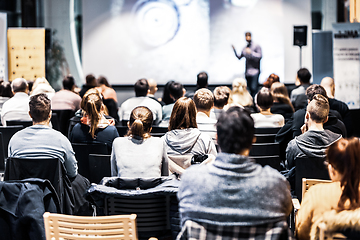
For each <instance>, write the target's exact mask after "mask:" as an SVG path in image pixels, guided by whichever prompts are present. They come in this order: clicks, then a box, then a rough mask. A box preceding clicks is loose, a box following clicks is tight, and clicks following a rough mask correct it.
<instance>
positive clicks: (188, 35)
mask: <svg viewBox="0 0 360 240" xmlns="http://www.w3.org/2000/svg"><path fill="white" fill-rule="evenodd" d="M310 12H311V9H310V1H309V0H305V1H297V0H286V1H284V0H102V1H98V0H86V1H85V2H84V3H83V44H82V50H83V52H82V64H83V72H84V75H86V74H89V73H93V74H95V75H96V76H99V75H104V76H106V77H107V78H108V80H109V81H110V83H112V84H134V82H135V81H136V80H138V79H139V78H143V77H145V78H154V79H156V80H157V82H158V84H165V83H166V82H167V81H169V80H177V81H180V82H182V83H185V84H194V83H195V82H196V75H197V74H198V73H199V72H200V71H206V72H208V74H209V83H210V84H221V83H231V82H232V80H233V79H234V78H235V77H239V76H240V77H243V76H244V71H245V60H244V59H242V60H240V61H239V60H238V59H237V58H236V57H235V55H234V53H233V51H232V48H231V45H232V44H233V45H235V47H236V49H237V51H238V52H240V51H241V49H242V48H243V47H244V46H245V45H246V41H245V36H244V34H245V32H246V31H251V32H252V38H253V41H254V42H256V43H258V44H260V46H261V47H262V50H263V59H262V61H261V72H262V74H261V76H260V79H259V81H260V82H264V81H265V80H266V77H267V76H268V75H270V74H271V73H276V74H278V75H280V78H281V81H283V82H290V83H293V82H294V81H295V75H296V71H297V70H298V68H299V50H298V47H295V46H292V43H293V39H292V37H293V26H294V25H308V29H309V32H308V36H311V34H310V29H311V25H310V23H311V18H310ZM303 65H304V66H305V67H308V68H309V69H311V37H308V46H307V47H304V48H303Z"/></svg>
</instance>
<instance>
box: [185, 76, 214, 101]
mask: <svg viewBox="0 0 360 240" xmlns="http://www.w3.org/2000/svg"><path fill="white" fill-rule="evenodd" d="M208 79H209V77H208V74H207V73H206V72H200V73H199V74H198V75H197V81H196V90H195V91H197V90H199V89H201V88H207V87H208ZM195 91H189V92H186V94H185V97H188V98H191V99H193V98H194V94H195Z"/></svg>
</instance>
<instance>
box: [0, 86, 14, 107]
mask: <svg viewBox="0 0 360 240" xmlns="http://www.w3.org/2000/svg"><path fill="white" fill-rule="evenodd" d="M13 96H14V93H13V91H12V90H11V84H10V83H9V82H4V81H2V82H1V83H0V112H1V109H2V106H3V105H4V102H6V101H7V100H9V99H10V98H12V97H13Z"/></svg>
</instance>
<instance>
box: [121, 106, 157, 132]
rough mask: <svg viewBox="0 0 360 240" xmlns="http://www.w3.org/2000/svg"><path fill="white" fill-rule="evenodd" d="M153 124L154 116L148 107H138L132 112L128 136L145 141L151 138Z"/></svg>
mask: <svg viewBox="0 0 360 240" xmlns="http://www.w3.org/2000/svg"><path fill="white" fill-rule="evenodd" d="M152 123H153V114H152V112H151V110H150V109H149V108H147V107H143V106H141V107H136V108H134V109H133V110H132V111H131V114H130V120H129V132H128V134H127V135H128V136H131V137H134V136H137V137H140V138H143V139H146V138H149V137H151V135H150V131H151V127H152Z"/></svg>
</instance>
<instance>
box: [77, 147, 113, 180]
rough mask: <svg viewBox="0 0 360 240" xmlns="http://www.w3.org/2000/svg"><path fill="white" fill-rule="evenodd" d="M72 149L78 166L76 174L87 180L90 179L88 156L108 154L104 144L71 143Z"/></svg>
mask: <svg viewBox="0 0 360 240" xmlns="http://www.w3.org/2000/svg"><path fill="white" fill-rule="evenodd" d="M72 147H73V149H74V152H75V157H76V160H77V164H78V172H79V173H80V174H81V175H82V176H84V177H86V178H87V179H89V178H91V174H90V165H89V155H90V154H104V155H107V154H110V153H109V149H108V146H107V145H106V144H105V143H72Z"/></svg>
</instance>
